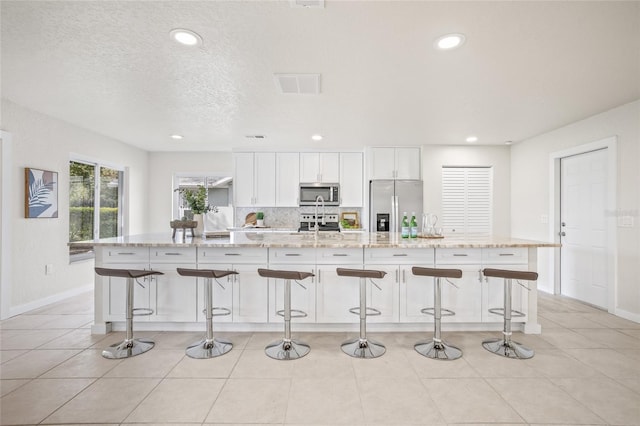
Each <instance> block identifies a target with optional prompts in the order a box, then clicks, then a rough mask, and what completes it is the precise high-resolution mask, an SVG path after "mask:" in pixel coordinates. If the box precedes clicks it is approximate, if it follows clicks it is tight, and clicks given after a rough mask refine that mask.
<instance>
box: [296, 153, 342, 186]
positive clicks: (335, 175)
mask: <svg viewBox="0 0 640 426" xmlns="http://www.w3.org/2000/svg"><path fill="white" fill-rule="evenodd" d="M339 181H340V154H339V153H337V152H302V153H300V182H303V183H311V182H325V183H336V182H339Z"/></svg>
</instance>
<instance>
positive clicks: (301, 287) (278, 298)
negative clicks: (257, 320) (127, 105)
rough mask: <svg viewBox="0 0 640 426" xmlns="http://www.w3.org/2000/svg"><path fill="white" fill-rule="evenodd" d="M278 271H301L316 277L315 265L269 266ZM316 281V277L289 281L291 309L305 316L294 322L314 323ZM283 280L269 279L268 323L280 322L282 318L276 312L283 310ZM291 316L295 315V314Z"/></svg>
mask: <svg viewBox="0 0 640 426" xmlns="http://www.w3.org/2000/svg"><path fill="white" fill-rule="evenodd" d="M271 268H273V269H278V270H280V271H303V272H311V273H312V274H314V275H317V272H316V265H315V264H294V265H271ZM316 280H317V276H313V277H309V278H306V279H304V280H301V281H294V280H292V281H291V309H297V310H300V311H303V312H305V313H306V314H307V316H306V317H303V318H295V319H294V320H293V321H295V322H309V323H314V322H316ZM284 287H285V280H278V279H274V278H269V322H276V323H277V322H282V321H283V318H282V317H281V316H280V315H278V314H277V313H276V312H277V311H279V310H282V309H284ZM292 315H293V316H295V315H297V314H296V313H295V312H294V313H292Z"/></svg>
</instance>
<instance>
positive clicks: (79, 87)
mask: <svg viewBox="0 0 640 426" xmlns="http://www.w3.org/2000/svg"><path fill="white" fill-rule="evenodd" d="M1 13H2V33H1V36H2V46H1V47H2V96H3V97H4V98H7V99H9V100H11V101H13V102H15V103H17V104H20V105H23V106H25V107H28V108H30V109H33V110H36V111H39V112H43V113H45V114H49V115H51V116H54V117H57V118H60V119H62V120H65V121H68V122H71V123H73V124H76V125H78V126H81V127H85V128H88V129H91V130H94V131H96V132H99V133H102V134H104V135H108V136H111V137H113V138H115V139H119V140H122V141H124V142H127V143H130V144H132V145H136V146H139V147H141V148H144V149H147V150H150V151H193V150H196V151H204V150H207V151H209V150H230V149H233V148H241V147H255V148H264V147H266V148H287V149H301V150H304V149H319V148H321V149H324V148H345V149H348V148H361V147H363V146H370V145H421V144H461V143H465V142H464V139H465V138H466V137H467V136H468V135H471V134H475V135H477V136H478V138H479V141H478V143H479V144H502V143H504V142H505V141H506V140H513V141H515V142H517V141H520V140H523V139H525V138H529V137H531V136H534V135H537V134H540V133H543V132H546V131H549V130H551V129H554V128H557V127H559V126H562V125H565V124H568V123H571V122H573V121H576V120H579V119H582V118H585V117H588V116H590V115H593V114H597V113H599V112H601V111H604V110H607V109H610V108H612V107H615V106H618V105H621V104H624V103H627V102H630V101H633V100H635V99H638V98H640V3H639V2H637V1H631V2H609V1H606V2H564V1H559V2H481V1H473V2H419V1H413V2H399V1H367V2H346V1H331V0H327V1H326V2H325V8H324V9H305V8H291V7H290V6H289V2H287V1H285V2H283V1H279V2H275V1H269V2H266V1H265V2H217V1H200V2H198V1H195V2H194V1H173V2H172V1H162V2H153V1H122V2H119V1H69V2H65V1H45V2H36V1H5V0H3V1H2V3H1ZM173 28H188V29H191V30H193V31H195V32H197V33H199V34H200V35H201V36H202V37H203V39H204V44H203V45H202V46H201V47H196V48H193V47H191V48H189V47H184V46H180V45H177V44H176V43H174V42H172V41H171V40H170V39H169V35H168V34H169V31H170V30H171V29H173ZM450 32H460V33H464V34H465V35H466V37H467V40H466V43H465V44H464V45H463V46H462V47H461V48H460V49H457V50H455V51H449V52H440V51H436V50H435V49H434V48H433V41H434V39H435V38H437V37H438V36H440V35H442V34H445V33H450ZM274 73H321V74H322V80H321V94H320V95H283V94H279V93H278V90H277V87H276V84H275V82H274V79H273V74H274ZM173 133H179V134H182V135H184V139H183V140H182V141H174V140H172V139H170V137H169V135H171V134H173ZM314 133H320V134H322V135H323V136H324V137H325V138H324V140H323V141H322V142H320V143H318V142H313V141H311V139H310V136H311V135H312V134H314ZM256 134H258V135H266V139H265V140H262V141H260V140H249V139H247V138H246V137H245V135H256Z"/></svg>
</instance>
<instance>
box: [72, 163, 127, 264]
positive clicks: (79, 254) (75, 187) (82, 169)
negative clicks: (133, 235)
mask: <svg viewBox="0 0 640 426" xmlns="http://www.w3.org/2000/svg"><path fill="white" fill-rule="evenodd" d="M122 174H123V172H122V171H121V170H116V169H113V168H110V167H106V166H102V165H99V164H91V163H85V162H80V161H70V162H69V241H70V242H72V241H83V240H93V239H95V238H108V237H116V236H119V235H122ZM96 176H97V177H98V178H97V179H96ZM69 254H70V255H71V258H72V261H73V260H80V259H86V258H90V257H92V256H93V253H92V252H91V251H89V250H77V249H70V250H69Z"/></svg>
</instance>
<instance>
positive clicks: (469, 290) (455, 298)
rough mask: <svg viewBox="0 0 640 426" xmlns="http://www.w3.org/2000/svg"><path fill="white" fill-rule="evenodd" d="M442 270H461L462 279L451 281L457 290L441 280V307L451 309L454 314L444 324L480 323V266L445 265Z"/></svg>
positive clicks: (481, 307)
mask: <svg viewBox="0 0 640 426" xmlns="http://www.w3.org/2000/svg"><path fill="white" fill-rule="evenodd" d="M442 267H443V268H457V269H461V270H462V278H460V279H452V280H451V282H453V283H454V284H455V285H457V286H458V288H455V287H454V286H452V285H451V284H449V283H448V282H447V281H446V280H444V279H443V280H442V284H441V286H442V307H443V308H446V309H451V310H452V311H454V312H455V313H456V314H455V316H452V317H446V318H444V319H443V320H442V322H443V323H445V322H474V323H477V322H480V321H481V319H482V315H483V314H482V312H483V310H484V309H483V306H482V284H481V283H480V271H481V269H482V268H481V266H480V265H463V266H456V265H447V266H442Z"/></svg>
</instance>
